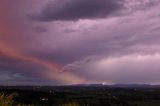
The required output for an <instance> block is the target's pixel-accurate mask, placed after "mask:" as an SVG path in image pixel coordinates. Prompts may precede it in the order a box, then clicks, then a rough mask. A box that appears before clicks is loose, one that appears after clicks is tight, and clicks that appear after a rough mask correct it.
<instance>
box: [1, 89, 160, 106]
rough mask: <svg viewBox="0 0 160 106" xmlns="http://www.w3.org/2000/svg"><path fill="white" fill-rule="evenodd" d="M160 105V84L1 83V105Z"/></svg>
mask: <svg viewBox="0 0 160 106" xmlns="http://www.w3.org/2000/svg"><path fill="white" fill-rule="evenodd" d="M4 101H6V102H7V103H8V104H7V105H2V106H160V88H159V87H109V86H61V87H40V86H36V87H28V86H26V87H25V86H23V87H0V102H1V103H0V106H1V104H2V102H4Z"/></svg>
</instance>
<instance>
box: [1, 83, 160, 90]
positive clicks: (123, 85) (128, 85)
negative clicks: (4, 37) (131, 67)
mask: <svg viewBox="0 0 160 106" xmlns="http://www.w3.org/2000/svg"><path fill="white" fill-rule="evenodd" d="M54 87H108V88H160V85H149V84H113V85H105V84H76V85H61V86H60V85H59V86H27V85H26V86H0V89H16V88H18V89H19V88H20V89H34V88H54Z"/></svg>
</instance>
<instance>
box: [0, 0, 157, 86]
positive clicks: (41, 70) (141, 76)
mask: <svg viewBox="0 0 160 106" xmlns="http://www.w3.org/2000/svg"><path fill="white" fill-rule="evenodd" d="M0 8H1V9H0V14H1V15H0V84H1V85H26V84H27V85H57V84H82V83H84V84H88V83H102V82H106V83H108V84H113V83H148V84H159V83H160V79H159V76H160V70H159V69H160V67H159V65H158V64H159V62H160V36H159V34H160V31H159V29H160V25H159V21H160V15H159V9H160V1H159V0H154V1H153V0H45V1H44V0H26V1H25V0H12V1H11V0H1V1H0Z"/></svg>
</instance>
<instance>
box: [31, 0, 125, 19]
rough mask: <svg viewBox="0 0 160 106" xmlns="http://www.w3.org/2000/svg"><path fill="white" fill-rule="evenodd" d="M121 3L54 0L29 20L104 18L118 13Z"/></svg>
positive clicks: (114, 0)
mask: <svg viewBox="0 0 160 106" xmlns="http://www.w3.org/2000/svg"><path fill="white" fill-rule="evenodd" d="M123 2H124V1H123V0H65V1H64V0H54V2H50V3H49V4H48V5H46V6H45V7H44V8H43V9H42V10H41V11H40V13H39V14H37V15H33V16H31V18H33V19H35V20H39V21H57V20H63V21H74V20H79V19H95V18H105V17H107V16H112V15H114V13H115V12H117V11H120V9H121V8H123Z"/></svg>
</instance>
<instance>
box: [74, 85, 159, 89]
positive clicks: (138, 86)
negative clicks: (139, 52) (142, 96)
mask: <svg viewBox="0 0 160 106" xmlns="http://www.w3.org/2000/svg"><path fill="white" fill-rule="evenodd" d="M72 86H85V87H110V88H160V85H149V84H113V85H104V84H78V85H72Z"/></svg>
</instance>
